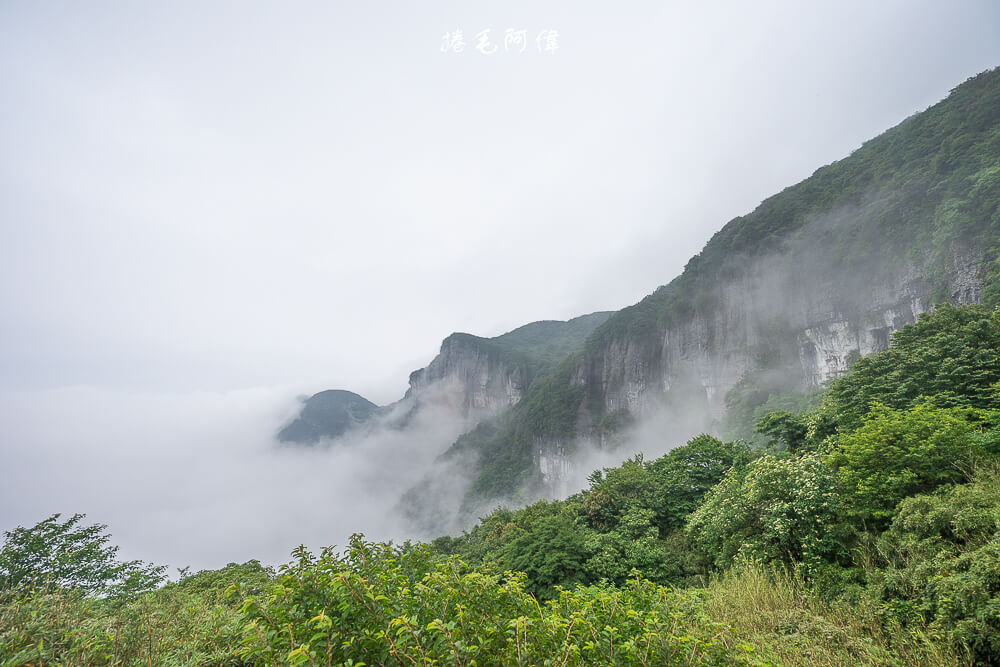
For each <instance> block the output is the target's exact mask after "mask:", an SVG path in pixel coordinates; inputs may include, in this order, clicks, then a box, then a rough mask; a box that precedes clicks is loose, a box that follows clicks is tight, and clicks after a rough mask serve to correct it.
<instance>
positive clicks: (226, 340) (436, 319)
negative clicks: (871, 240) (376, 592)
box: [0, 0, 1000, 564]
mask: <svg viewBox="0 0 1000 667" xmlns="http://www.w3.org/2000/svg"><path fill="white" fill-rule="evenodd" d="M487 28H489V29H491V37H492V38H493V41H494V42H497V43H498V46H499V50H498V52H497V53H494V54H493V55H490V56H486V55H482V54H481V53H479V52H477V51H476V49H475V42H476V39H475V35H476V33H478V32H479V31H481V30H483V29H487ZM507 28H515V29H524V30H526V31H527V33H528V40H529V43H528V48H527V49H526V51H525V52H524V53H516V52H505V51H504V47H503V35H504V31H505V30H506V29H507ZM456 29H461V30H463V32H464V34H465V38H466V42H467V46H466V50H465V51H464V52H463V53H442V52H441V50H440V47H441V44H442V36H443V35H444V33H446V32H452V31H454V30H456ZM543 29H551V30H556V31H558V45H559V49H558V50H557V51H556V52H555V53H538V52H537V49H536V44H535V36H536V35H537V34H538V33H539V32H540V31H542V30H543ZM998 64H1000V5H998V3H996V2H995V0H983V1H979V2H973V1H967V0H957V1H955V2H929V1H906V2H904V1H902V0H880V1H878V2H872V1H871V0H838V1H836V2H826V1H824V2H801V1H797V0H796V1H792V0H788V1H784V2H773V1H772V2H767V1H758V2H742V1H740V2H736V1H733V2H714V3H680V2H644V1H639V0H625V1H624V2H593V1H581V0H543V1H542V2H538V1H537V0H536V1H534V2H528V1H527V0H524V1H521V0H505V1H504V2H499V1H496V0H461V1H456V2H444V1H441V0H422V1H420V2H387V1H372V2H352V3H347V2H341V1H334V0H325V1H323V2H295V3H277V2H271V3H259V2H221V1H210V2H202V1H198V2H193V1H188V2H158V3H154V2H146V3H134V2H118V3H115V2H86V3H81V2H74V3H71V2H29V1H27V0H22V1H18V2H12V1H10V0H6V1H0V341H2V343H3V344H2V345H0V420H3V418H4V417H3V415H4V414H5V413H6V415H7V416H8V417H11V416H13V415H15V414H16V415H17V420H14V421H17V423H18V424H19V426H17V428H15V427H13V426H7V427H4V426H2V425H0V470H3V472H4V473H5V474H7V475H8V476H16V477H18V478H19V479H20V480H21V482H22V483H23V482H24V480H25V479H29V478H31V477H32V476H34V475H39V474H43V472H41V471H42V470H43V464H44V461H42V462H39V461H35V463H34V464H31V465H29V464H28V463H26V461H27V459H26V458H25V457H24V456H22V455H23V454H24V452H26V451H28V450H29V449H34V450H37V451H48V450H46V449H45V448H46V447H51V446H54V442H55V439H57V438H58V439H60V444H59V447H64V446H69V447H72V446H74V443H73V436H72V432H73V429H72V428H69V431H68V432H66V430H65V428H64V427H65V422H67V421H69V423H70V425H71V426H72V423H73V422H72V420H74V419H76V420H83V421H86V420H87V415H91V414H93V413H94V412H101V411H105V412H106V411H107V410H108V409H111V410H113V409H114V408H113V406H114V405H116V404H121V403H122V402H124V403H127V404H128V405H130V406H132V407H131V408H130V409H132V410H133V412H132V413H130V416H129V419H130V424H132V425H130V426H129V427H128V428H124V427H122V428H118V429H117V430H116V426H115V425H114V424H112V423H111V422H110V421H109V422H107V423H106V424H104V423H103V422H93V420H91V422H88V424H87V425H86V429H84V430H85V431H86V432H87V433H90V434H91V435H90V436H88V438H90V437H93V438H99V435H100V434H101V433H107V434H108V438H109V439H110V440H113V441H114V442H115V448H116V449H115V451H120V449H118V448H120V447H122V446H123V445H122V443H123V442H126V441H127V442H132V440H130V438H134V437H136V436H135V434H136V432H137V431H141V427H142V423H143V422H142V419H141V415H142V411H143V410H144V409H147V408H140V407H138V403H135V402H134V401H131V399H128V400H126V399H125V398H123V397H135V396H138V397H142V396H145V397H150V396H154V397H161V398H162V397H182V398H176V401H175V402H183V403H184V405H185V406H188V405H189V403H190V402H192V401H193V402H194V403H195V404H197V397H198V396H202V395H211V396H245V395H249V396H254V397H255V398H254V401H253V402H252V403H247V404H241V405H242V407H240V408H239V409H235V408H234V409H229V408H226V410H227V412H226V414H227V415H233V414H240V415H244V416H245V414H246V411H247V408H246V405H253V406H254V407H255V408H259V410H261V411H263V412H265V413H267V414H268V415H270V417H269V419H270V421H267V419H265V421H266V422H267V425H268V428H270V426H271V425H272V424H271V422H274V423H276V424H278V425H280V423H279V422H280V420H281V419H283V418H285V417H287V414H288V411H289V410H290V409H291V408H290V407H289V406H290V405H291V403H290V398H291V397H292V396H294V395H295V394H297V393H313V392H316V391H320V390H322V389H328V388H343V389H351V390H353V391H357V392H359V393H361V394H362V395H364V396H366V397H368V398H370V399H371V400H374V401H375V402H377V403H380V404H385V403H388V402H391V401H393V400H396V399H398V398H399V397H400V396H402V394H403V392H404V390H405V389H406V379H407V375H408V373H409V372H410V371H411V370H414V369H416V368H419V367H421V366H424V365H426V363H427V362H429V361H430V359H431V358H432V357H433V356H434V354H435V353H436V352H437V349H438V346H439V344H440V341H441V339H442V338H444V337H445V336H446V335H448V334H449V333H451V332H453V331H468V332H471V333H475V334H479V335H487V336H489V335H497V334H500V333H502V332H504V331H507V330H510V329H512V328H514V327H516V326H519V325H521V324H524V323H527V322H531V321H534V320H538V319H566V318H570V317H574V316H576V315H581V314H584V313H588V312H592V311H595V310H612V309H618V308H621V307H623V306H626V305H629V304H631V303H634V302H636V301H638V300H639V299H640V298H642V297H643V296H644V295H646V294H648V293H649V292H651V291H652V290H653V289H654V288H655V287H657V286H658V285H660V284H663V283H666V282H668V281H669V280H670V279H672V278H673V277H674V276H676V275H677V274H678V273H679V272H680V270H681V269H682V267H683V266H684V264H685V262H686V261H687V259H688V258H689V257H690V256H691V255H692V254H694V253H696V252H698V251H699V250H700V249H701V247H702V246H703V245H704V243H705V242H706V241H707V240H708V238H709V237H710V236H711V235H712V234H713V233H714V232H715V231H717V230H718V229H719V228H721V227H722V225H723V224H724V223H725V222H726V221H727V220H729V219H730V218H732V217H734V216H736V215H740V214H743V213H746V212H748V211H750V210H752V209H753V207H754V206H756V205H757V204H758V203H759V202H760V201H761V200H762V199H763V198H765V197H767V196H769V195H771V194H773V193H775V192H777V191H779V190H781V189H782V188H784V187H787V186H789V185H792V184H794V183H795V182H797V181H799V180H801V179H803V178H805V177H807V176H808V175H809V174H811V173H812V172H813V171H814V170H815V169H816V168H818V167H819V166H821V165H823V164H827V163H829V162H831V161H833V160H836V159H839V158H841V157H844V156H846V155H847V154H848V153H850V151H852V150H853V149H855V148H857V147H858V146H859V145H860V144H861V143H862V142H863V141H864V140H866V139H868V138H871V137H872V136H874V135H876V134H878V133H880V132H881V131H883V130H885V129H887V128H889V127H890V126H892V125H894V124H896V123H897V122H899V121H900V120H902V119H903V118H905V117H906V116H908V115H910V114H912V113H915V112H917V111H919V110H921V109H923V108H925V107H927V106H929V105H930V104H932V103H934V102H936V101H938V100H939V99H941V98H943V97H944V96H945V95H946V94H947V93H948V91H949V90H950V89H951V88H953V87H954V86H956V85H958V84H959V83H961V82H962V81H964V80H965V79H966V78H968V77H969V76H972V75H974V74H976V73H978V72H980V71H982V70H985V69H987V68H990V67H993V66H996V65H998ZM72 387H77V388H80V387H86V388H89V389H87V390H86V391H83V393H82V394H77V393H74V392H76V391H78V390H68V389H67V388H72ZM81 391H82V390H81ZM198 392H208V394H203V393H198ZM241 392H242V393H241ZM261 392H263V393H261ZM76 395H85V396H87V397H88V401H91V402H92V403H93V405H94V408H93V410H92V411H85V410H81V409H79V406H77V407H75V408H74V409H73V410H72V411H69V412H67V411H65V410H62V409H61V407H60V401H61V400H64V399H66V398H67V397H72V396H76ZM95 395H99V396H102V397H103V398H102V399H101V400H97V399H94V398H93V397H94V396H95ZM261 396H267V397H269V398H268V400H267V401H262V400H261V398H260V397H261ZM26 397H27V398H26ZM116 397H117V398H116ZM164 400H166V399H164ZM174 400H175V399H174V398H170V399H169V401H174ZM25 401H27V403H25ZM116 401H117V402H118V403H116ZM169 401H168V402H169ZM211 402H212V401H207V403H211ZM220 402H221V403H224V402H225V401H221V399H220ZM139 403H141V401H139ZM153 403H156V401H153ZM28 404H30V405H32V406H35V407H34V408H29V407H26V406H27V405H28ZM157 405H162V400H161V401H160V403H157ZM227 405H228V404H227ZM38 406H43V407H44V408H45V409H40V410H38V411H37V412H32V410H35V409H36V408H38ZM109 406H111V407H110V408H109ZM267 406H278V407H267ZM148 409H149V410H151V411H155V410H157V408H155V407H149V408H148ZM187 409H188V408H187V407H185V410H187ZM168 413H169V414H174V415H177V416H178V418H182V416H183V415H184V414H187V412H183V411H182V412H177V411H176V410H175V411H173V412H171V411H169V410H168V411H167V412H166V413H157V418H156V419H155V420H154V419H151V420H150V424H153V423H155V424H158V425H159V426H157V428H159V427H161V426H162V427H163V428H166V427H165V426H163V424H164V423H167V422H169V421H170V420H169V419H168V420H164V418H163V416H162V415H163V414H168ZM26 414H32V415H34V417H33V419H36V420H40V422H46V421H52V422H61V423H63V427H61V429H60V430H52V429H49V430H45V429H44V428H41V427H40V426H39V424H38V423H35V422H33V421H32V420H31V419H27V418H26V417H25V416H24V415H26ZM195 421H196V422H197V423H199V424H211V423H213V422H212V421H211V419H209V418H208V417H204V416H203V417H202V418H200V419H198V420H195ZM7 422H8V424H10V423H13V422H12V421H11V420H10V419H8V420H7ZM95 424H97V425H98V426H100V428H98V427H97V426H95ZM101 424H103V426H101ZM206 428H208V427H207V426H206ZM212 428H214V429H217V430H220V431H224V429H223V428H222V427H220V426H218V425H216V426H214V427H212ZM262 428H263V427H262ZM102 429H103V430H102ZM177 437H183V433H182V432H178V434H177ZM87 442H90V440H87ZM79 446H81V447H83V446H84V441H81V442H80V443H79ZM52 451H56V450H52ZM139 458H140V460H141V459H142V457H141V456H140V457H139ZM50 463H53V462H50ZM79 464H80V462H79V461H78V462H76V463H75V464H74V465H79ZM53 465H57V466H58V465H61V464H58V463H53ZM64 465H69V464H64ZM137 465H138V464H137ZM19 466H21V467H19ZM133 470H134V469H133ZM19 488H20V487H19ZM30 488H32V487H31V485H30V484H27V485H26V486H24V487H23V488H22V491H21V492H20V493H21V494H22V495H20V496H17V497H16V498H15V497H14V496H12V495H10V494H4V493H3V492H0V506H2V505H3V504H5V503H6V504H7V509H6V510H4V509H2V508H0V529H2V528H6V527H8V526H12V525H16V524H17V523H18V522H22V521H26V520H29V519H31V520H32V522H33V521H37V520H40V519H42V518H44V515H39V512H41V511H42V509H43V507H47V505H44V503H42V502H41V501H39V500H38V499H37V498H34V497H30ZM11 493H13V492H11ZM39 493H41V492H39ZM81 493H83V491H81ZM25 494H27V495H25ZM36 501H37V502H36ZM12 504H17V507H16V509H10V508H11V506H12ZM106 505H107V506H108V507H112V506H113V503H111V502H110V501H109V502H108V503H106ZM101 507H104V505H101ZM52 511H63V512H66V513H71V512H73V511H82V509H78V508H77V507H71V506H61V507H59V508H54V509H53V510H52ZM109 511H110V510H109ZM95 518H98V519H101V520H105V521H106V520H108V519H107V518H106V516H105V517H95ZM119 521H120V522H121V523H123V524H126V529H125V532H126V533H128V531H129V528H128V527H127V524H128V521H129V519H128V517H125V516H124V515H122V516H121V517H119ZM112 527H113V528H114V526H112ZM136 539H138V538H136ZM139 542H141V540H139ZM144 548H145V547H144ZM150 549H152V547H150ZM152 550H153V551H154V552H155V549H152ZM138 551H139V552H142V553H146V552H145V551H143V550H142V548H139V549H138ZM154 555H155V554H154ZM251 556H252V554H247V555H246V557H251ZM175 564H180V563H175Z"/></svg>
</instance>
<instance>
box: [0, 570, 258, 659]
mask: <svg viewBox="0 0 1000 667" xmlns="http://www.w3.org/2000/svg"><path fill="white" fill-rule="evenodd" d="M269 581H270V579H269V573H268V572H267V570H266V568H261V567H260V564H259V563H257V562H256V561H250V562H248V563H245V564H243V565H236V564H233V563H231V564H229V565H228V566H226V567H225V568H223V569H222V570H218V571H202V572H199V573H198V574H196V575H193V576H191V577H185V578H183V579H181V581H180V582H177V583H173V584H168V585H167V586H164V587H163V588H160V589H158V590H155V591H151V592H148V593H144V594H142V595H138V596H135V597H132V598H124V599H119V600H110V599H95V598H92V597H85V596H83V595H82V594H81V592H80V591H79V590H68V589H56V590H43V589H36V590H33V591H31V592H28V593H22V594H20V595H17V596H15V595H13V594H11V593H8V594H6V595H0V664H3V665H5V666H10V667H13V666H15V665H33V664H75V665H147V664H169V665H205V664H211V665H220V666H222V665H243V664H246V663H245V662H244V661H243V660H242V659H241V658H239V656H238V655H237V648H238V646H239V641H240V639H241V637H242V631H243V625H244V618H243V617H242V615H241V614H240V611H239V606H240V604H241V603H242V598H241V597H240V596H239V595H238V594H235V595H231V596H230V597H229V598H227V597H226V595H225V594H224V590H223V589H222V586H224V585H225V586H229V587H233V588H240V587H241V586H242V587H245V588H247V589H248V590H252V591H256V592H258V593H260V592H265V591H266V589H267V587H268V585H269Z"/></svg>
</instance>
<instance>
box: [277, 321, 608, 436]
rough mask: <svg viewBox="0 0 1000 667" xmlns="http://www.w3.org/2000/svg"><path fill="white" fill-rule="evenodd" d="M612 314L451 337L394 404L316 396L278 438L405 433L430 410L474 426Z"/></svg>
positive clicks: (347, 395)
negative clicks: (377, 428) (364, 429)
mask: <svg viewBox="0 0 1000 667" xmlns="http://www.w3.org/2000/svg"><path fill="white" fill-rule="evenodd" d="M610 316H611V313H609V312H599V313H591V314H589V315H582V316H580V317H576V318H573V319H571V320H569V321H566V322H563V321H557V320H544V321H541V322H532V323H531V324H526V325H524V326H522V327H518V328H517V329H514V330H513V331H509V332H507V333H505V334H503V335H501V336H497V337H495V338H481V337H479V336H473V335H471V334H466V333H453V334H452V335H450V336H448V337H447V338H445V339H444V341H443V342H442V343H441V350H440V352H439V353H438V355H437V356H436V357H434V359H433V360H432V361H431V363H430V364H428V365H427V367H426V368H422V369H420V370H417V371H414V372H413V373H411V374H410V387H409V389H408V390H407V392H406V395H405V396H404V397H403V398H402V399H400V400H399V401H397V402H396V403H393V404H392V405H388V406H385V407H381V408H380V407H378V406H376V405H375V404H374V403H371V402H370V401H368V400H366V399H364V398H362V397H361V396H358V395H357V394H354V393H351V392H349V391H342V390H331V391H324V392H320V393H319V394H316V395H315V396H313V397H311V398H310V399H309V400H307V401H306V402H305V405H304V406H303V409H302V413H301V414H300V415H299V417H298V418H297V419H295V421H293V422H292V423H291V424H289V425H288V426H286V427H285V428H284V429H282V430H281V432H280V433H279V434H278V439H279V440H281V441H282V442H297V443H302V444H311V443H315V442H317V441H319V440H320V439H323V438H327V439H336V438H338V437H340V436H342V435H343V434H344V433H346V432H347V431H349V430H350V429H353V428H356V427H358V426H360V425H362V424H368V425H371V426H374V421H375V420H379V421H380V423H381V424H382V425H383V426H386V427H389V428H393V429H404V428H406V426H407V425H408V424H409V423H410V420H411V419H413V417H414V416H415V415H416V414H417V412H418V411H420V410H423V409H424V408H427V407H430V406H433V407H434V409H435V410H437V411H438V412H437V413H436V414H437V415H438V417H440V418H442V419H448V420H449V421H452V422H455V423H459V424H464V426H465V429H466V430H468V429H471V428H474V427H475V426H476V425H477V424H478V423H479V422H481V421H482V420H484V419H487V418H490V417H496V416H498V415H500V414H502V413H504V412H505V411H507V410H508V409H510V408H511V407H513V406H515V405H517V404H518V402H520V400H521V398H522V397H523V396H524V392H525V391H527V389H528V387H529V386H530V385H531V382H532V380H534V379H535V378H536V377H538V376H540V375H545V374H546V373H548V372H550V371H551V370H552V369H553V368H554V367H555V366H556V365H557V364H558V363H559V362H560V361H562V360H563V359H564V358H565V357H566V356H567V355H569V354H572V353H574V352H578V351H579V350H580V349H582V347H583V343H584V340H585V339H586V338H587V335H589V334H590V332H591V331H593V330H594V328H595V327H597V326H599V325H600V324H601V323H603V322H604V321H605V320H607V319H608V317H610Z"/></svg>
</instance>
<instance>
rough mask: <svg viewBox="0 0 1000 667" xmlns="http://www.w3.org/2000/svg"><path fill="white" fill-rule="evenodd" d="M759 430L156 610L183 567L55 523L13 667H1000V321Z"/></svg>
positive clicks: (253, 571)
mask: <svg viewBox="0 0 1000 667" xmlns="http://www.w3.org/2000/svg"><path fill="white" fill-rule="evenodd" d="M756 428H757V430H758V431H759V432H760V433H761V434H762V435H763V436H764V437H765V438H766V439H768V440H769V441H770V444H769V445H768V446H767V447H765V448H755V447H751V446H750V445H749V444H748V443H747V442H743V441H732V442H723V441H721V440H719V439H716V438H714V437H711V436H707V435H702V436H699V437H696V438H694V439H692V440H691V441H690V442H689V443H688V444H687V445H685V446H683V447H679V448H677V449H674V450H673V451H671V452H670V453H668V454H667V455H665V456H663V457H661V458H658V459H655V460H644V459H642V458H640V457H637V458H635V459H632V460H629V461H626V462H625V463H623V464H622V465H621V466H619V467H615V468H608V469H604V470H601V471H597V472H595V473H594V474H593V475H592V476H591V479H590V485H589V487H588V488H587V489H585V490H584V491H582V492H581V493H579V494H576V495H574V496H572V497H570V498H568V499H566V500H564V501H555V502H539V503H536V504H534V505H531V506H528V507H526V508H524V509H520V510H516V511H511V510H507V509H498V510H497V511H496V512H494V513H492V514H490V515H489V516H487V517H485V518H483V519H482V521H481V522H480V523H479V524H478V525H477V526H475V527H474V528H473V529H472V530H470V531H468V532H466V533H464V534H462V535H460V536H456V537H440V538H438V539H436V540H434V541H433V542H432V543H431V544H430V545H419V544H417V545H415V544H410V543H406V544H404V545H402V546H393V545H390V544H373V543H369V542H366V541H364V539H363V538H362V537H361V536H355V537H354V538H353V539H352V540H351V543H350V544H349V545H348V546H347V547H346V549H345V550H344V551H343V552H338V551H336V550H335V549H332V548H331V549H327V550H324V551H323V552H322V553H321V554H319V555H318V556H317V555H314V554H311V553H309V552H308V551H306V550H305V549H304V548H302V549H299V550H297V551H296V552H295V553H294V554H293V556H294V559H293V561H292V562H291V563H289V564H288V565H286V566H284V567H283V568H281V572H280V573H278V574H277V575H275V574H274V573H273V572H271V571H269V570H267V569H265V568H262V567H261V566H260V565H259V564H258V563H256V562H254V561H251V562H248V563H246V564H244V565H236V564H231V565H230V566H228V567H227V568H224V569H223V570H219V571H214V572H200V573H197V574H194V575H192V574H190V573H186V572H185V573H182V575H183V576H182V578H181V580H180V582H178V583H173V584H168V585H166V586H163V587H161V588H159V589H156V590H152V591H150V590H149V589H150V588H151V587H153V586H155V585H156V583H157V581H159V580H161V579H162V576H163V570H162V568H157V567H154V566H149V565H146V564H142V563H137V562H130V563H121V562H119V561H117V560H116V557H115V551H116V549H115V548H114V547H112V546H110V545H109V543H108V540H109V536H108V535H106V534H104V532H103V527H100V526H97V527H90V528H84V527H81V526H80V520H81V518H82V517H80V516H74V517H73V518H71V519H70V520H69V521H66V522H60V521H59V520H58V519H59V517H58V516H55V517H51V518H49V519H47V520H45V521H43V522H41V523H40V524H38V525H37V526H35V527H33V528H19V529H17V530H15V531H12V532H8V533H6V535H5V542H4V546H3V549H2V550H0V660H2V661H3V664H5V665H30V664H46V663H55V662H59V663H62V664H111V665H133V664H134V665H137V664H147V663H148V662H153V663H155V664H215V665H220V664H231V665H241V664H242V665H249V664H305V663H308V664H327V665H332V664H338V665H341V664H343V665H352V664H353V665H357V664H362V663H364V664H372V665H374V664H383V665H403V664H431V663H436V664H448V665H471V664H525V665H527V664H546V663H549V662H553V661H555V663H556V664H580V665H582V664H588V665H604V664H622V665H651V664H679V665H680V664H748V665H750V664H754V665H770V664H798V665H845V664H852V665H853V664H869V665H885V664H898V665H926V664H934V665H959V664H997V662H998V661H1000V575H998V573H1000V308H998V309H995V310H990V309H989V308H987V307H986V306H981V305H976V306H967V307H961V308H956V307H951V306H948V305H942V306H940V307H939V308H938V309H937V310H936V312H935V313H934V314H932V315H931V314H925V315H923V316H922V317H921V318H920V319H919V321H918V322H916V323H914V324H910V325H907V326H905V327H904V328H903V329H902V330H901V331H900V332H898V333H897V334H896V335H895V336H894V337H893V339H892V345H891V347H890V348H889V349H888V350H886V351H885V352H882V353H879V354H876V355H873V356H871V357H868V358H865V359H862V360H859V361H857V362H856V363H855V364H854V365H853V366H852V368H851V370H850V372H849V373H847V374H846V375H845V376H844V377H843V378H841V379H839V380H837V381H836V382H834V383H833V384H832V385H831V387H830V388H829V390H827V391H826V392H825V393H824V394H823V395H822V398H821V401H820V404H819V405H818V406H817V407H816V408H814V409H812V410H810V411H808V412H804V413H792V412H778V413H771V414H768V415H766V416H765V417H764V418H763V419H762V420H760V422H759V423H758V424H757V427H756ZM147 591H148V592H147Z"/></svg>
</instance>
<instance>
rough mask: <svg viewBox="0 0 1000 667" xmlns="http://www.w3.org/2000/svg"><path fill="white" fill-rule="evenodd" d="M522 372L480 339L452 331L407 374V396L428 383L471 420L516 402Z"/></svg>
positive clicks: (424, 389)
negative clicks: (424, 361)
mask: <svg viewBox="0 0 1000 667" xmlns="http://www.w3.org/2000/svg"><path fill="white" fill-rule="evenodd" d="M527 381H528V378H527V377H526V372H525V371H524V370H523V369H522V368H521V367H520V366H518V365H517V364H512V363H509V362H507V361H505V360H503V359H502V358H501V356H500V355H499V354H497V353H496V352H495V351H492V350H490V349H489V348H487V347H486V346H484V345H483V344H482V343H481V342H480V339H477V338H475V337H472V336H466V335H463V334H452V335H451V336H449V337H448V338H446V339H445V340H444V342H443V343H442V344H441V352H440V353H439V354H438V355H437V356H436V357H434V359H433V360H432V361H431V363H430V364H428V366H427V367H426V368H422V369H420V370H418V371H415V372H413V373H412V374H411V375H410V388H409V390H408V391H407V393H406V395H407V397H419V396H420V395H421V394H423V393H425V392H427V391H428V390H429V389H430V388H431V387H434V388H435V390H436V391H438V392H439V393H438V397H439V399H438V400H442V401H444V402H445V403H446V404H448V405H449V406H450V407H451V408H452V409H454V410H455V412H456V413H457V414H459V415H461V416H462V417H464V418H467V419H469V420H471V421H472V422H478V421H480V420H482V419H485V418H486V417H493V416H496V415H498V414H500V413H502V412H504V411H505V410H507V409H508V408H510V407H512V406H514V405H516V404H517V402H518V401H520V400H521V397H522V395H523V393H524V389H525V385H526V382H527Z"/></svg>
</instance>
